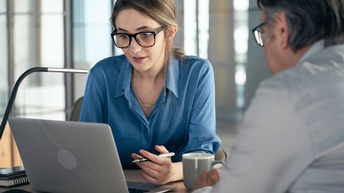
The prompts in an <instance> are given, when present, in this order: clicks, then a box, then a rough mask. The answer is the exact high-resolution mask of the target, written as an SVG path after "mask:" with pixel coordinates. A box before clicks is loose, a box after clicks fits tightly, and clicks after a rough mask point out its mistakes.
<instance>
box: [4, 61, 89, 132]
mask: <svg viewBox="0 0 344 193" xmlns="http://www.w3.org/2000/svg"><path fill="white" fill-rule="evenodd" d="M33 72H65V73H66V72H67V73H68V72H69V73H84V74H86V73H87V72H88V71H87V70H83V69H80V70H79V69H65V68H47V67H33V68H30V69H28V70H26V71H25V72H24V73H23V74H22V75H20V77H19V78H18V80H17V81H16V83H15V85H14V87H13V89H12V93H11V96H10V99H9V101H8V103H7V107H6V111H5V114H4V117H3V118H2V122H1V126H0V139H1V137H2V134H3V132H4V130H5V126H6V123H7V120H8V117H9V115H10V112H11V109H12V106H13V103H14V100H15V98H16V95H17V91H18V88H19V85H20V83H21V82H22V81H23V79H24V78H25V77H26V76H27V75H29V74H31V73H33Z"/></svg>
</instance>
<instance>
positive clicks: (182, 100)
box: [80, 55, 220, 168]
mask: <svg viewBox="0 0 344 193" xmlns="http://www.w3.org/2000/svg"><path fill="white" fill-rule="evenodd" d="M131 77H132V66H131V64H130V63H129V61H128V60H127V59H126V57H125V56H124V55H121V56H115V57H110V58H106V59H104V60H102V61H100V62H98V63H97V64H96V65H95V66H94V67H93V68H92V69H91V71H90V74H89V77H88V80H87V85H86V90H85V94H84V101H83V105H82V110H81V115H80V121H84V122H100V123H107V124H109V125H110V126H111V128H112V133H113V136H114V139H115V142H116V145H117V149H118V153H119V156H120V159H121V162H122V166H123V167H124V168H131V167H136V165H135V164H133V163H132V158H131V154H132V153H138V151H139V150H140V149H145V150H148V151H150V152H153V153H157V152H156V150H155V148H154V146H155V145H164V146H165V147H166V148H167V150H168V151H170V152H175V153H176V155H175V156H174V157H173V158H172V161H173V162H178V161H181V157H182V154H183V153H185V152H193V151H201V152H209V153H215V152H216V151H217V150H218V148H219V147H220V139H219V137H218V136H217V135H216V118H215V85H214V73H213V68H212V66H211V64H210V62H209V61H208V60H205V59H201V58H198V57H195V56H186V57H185V58H183V59H182V60H177V59H170V62H169V64H168V67H167V74H166V80H165V81H166V82H165V87H164V88H163V90H162V92H161V94H160V96H159V98H158V100H157V102H156V105H155V107H154V109H153V111H152V112H151V114H150V116H149V118H148V119H147V118H146V116H145V115H144V112H143V110H142V109H141V107H140V105H139V102H138V100H137V98H136V95H135V93H134V91H133V89H132V87H131ZM94 143H97V142H96V141H95V142H94Z"/></svg>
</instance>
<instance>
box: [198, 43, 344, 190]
mask: <svg viewBox="0 0 344 193" xmlns="http://www.w3.org/2000/svg"><path fill="white" fill-rule="evenodd" d="M343 141H344V45H343V44H341V45H336V46H331V47H327V48H324V41H319V42H317V43H316V44H314V45H313V46H312V47H311V49H310V50H308V51H307V53H306V54H305V55H304V56H303V57H302V58H301V59H300V61H299V62H298V64H297V65H295V66H294V67H291V68H289V69H286V70H284V71H283V72H280V73H278V74H276V75H273V76H271V77H270V78H268V79H266V80H265V81H263V82H262V83H261V85H260V86H259V88H258V89H257V92H256V95H255V97H254V99H253V100H252V102H251V104H250V107H249V109H248V110H247V112H246V114H245V118H244V121H243V125H242V127H241V128H240V129H239V133H238V138H237V144H236V145H235V147H234V148H233V150H232V151H231V155H230V158H229V159H228V160H227V162H226V164H225V165H224V167H223V169H222V172H221V177H220V181H219V182H218V183H217V184H215V185H214V187H209V186H208V187H205V188H201V189H198V190H195V191H194V193H204V192H216V193H252V192H257V193H285V192H287V193H306V192H307V193H308V192H309V193H343V192H344V147H343V146H339V145H340V144H342V143H343Z"/></svg>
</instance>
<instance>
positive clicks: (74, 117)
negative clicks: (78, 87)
mask: <svg viewBox="0 0 344 193" xmlns="http://www.w3.org/2000/svg"><path fill="white" fill-rule="evenodd" d="M83 99H84V97H83V96H82V97H80V98H78V100H76V101H75V102H74V103H73V105H72V108H71V111H70V114H69V117H68V121H79V118H80V111H81V106H82V101H83Z"/></svg>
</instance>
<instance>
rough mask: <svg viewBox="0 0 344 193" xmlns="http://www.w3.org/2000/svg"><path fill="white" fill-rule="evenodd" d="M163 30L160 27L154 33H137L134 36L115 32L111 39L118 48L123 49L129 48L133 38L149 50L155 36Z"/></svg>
mask: <svg viewBox="0 0 344 193" xmlns="http://www.w3.org/2000/svg"><path fill="white" fill-rule="evenodd" d="M164 28H165V27H164V26H162V27H160V28H159V29H157V30H156V31H154V32H139V33H136V34H126V33H117V32H116V30H115V31H113V32H112V33H111V38H112V41H113V43H114V44H115V45H116V46H117V47H118V48H122V49H123V48H127V47H129V46H130V43H131V39H132V38H134V39H135V40H136V42H137V43H138V44H139V45H140V46H142V47H144V48H149V47H152V46H154V45H155V36H156V35H157V34H158V33H159V32H161V31H162V30H163V29H164Z"/></svg>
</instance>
